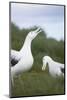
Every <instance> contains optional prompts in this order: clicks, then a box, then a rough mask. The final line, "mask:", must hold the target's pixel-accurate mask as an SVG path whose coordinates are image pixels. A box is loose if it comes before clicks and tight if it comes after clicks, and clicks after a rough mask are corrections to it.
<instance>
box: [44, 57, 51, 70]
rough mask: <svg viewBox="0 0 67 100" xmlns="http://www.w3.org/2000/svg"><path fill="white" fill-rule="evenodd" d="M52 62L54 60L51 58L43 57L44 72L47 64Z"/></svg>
mask: <svg viewBox="0 0 67 100" xmlns="http://www.w3.org/2000/svg"><path fill="white" fill-rule="evenodd" d="M51 61H52V58H50V57H49V56H44V57H43V66H42V70H43V71H44V70H45V68H46V66H47V64H49V62H51Z"/></svg>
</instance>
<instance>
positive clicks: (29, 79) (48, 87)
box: [11, 71, 64, 97]
mask: <svg viewBox="0 0 67 100" xmlns="http://www.w3.org/2000/svg"><path fill="white" fill-rule="evenodd" d="M11 94H12V97H20V96H39V95H56V94H64V79H63V78H62V77H60V78H53V77H51V76H50V75H49V74H48V73H45V72H33V71H30V72H26V73H23V74H21V76H20V79H19V78H18V77H14V86H13V87H12V91H11Z"/></svg>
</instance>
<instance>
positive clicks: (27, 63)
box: [11, 28, 41, 83]
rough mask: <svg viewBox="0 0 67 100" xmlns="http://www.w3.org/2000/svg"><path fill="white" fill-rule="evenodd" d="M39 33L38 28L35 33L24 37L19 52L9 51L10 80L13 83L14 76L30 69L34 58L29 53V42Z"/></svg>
mask: <svg viewBox="0 0 67 100" xmlns="http://www.w3.org/2000/svg"><path fill="white" fill-rule="evenodd" d="M40 32H41V29H40V28H38V29H37V30H35V31H31V32H29V33H28V35H27V36H26V39H25V42H24V45H23V47H22V48H21V50H20V51H15V50H11V65H12V67H11V79H12V83H13V77H14V75H16V74H18V75H20V73H22V72H25V71H28V70H29V69H31V67H32V65H33V62H34V58H33V56H32V52H31V42H32V40H33V39H34V38H35V37H36V36H37V35H38V33H40Z"/></svg>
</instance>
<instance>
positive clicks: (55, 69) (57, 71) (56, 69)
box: [42, 56, 64, 77]
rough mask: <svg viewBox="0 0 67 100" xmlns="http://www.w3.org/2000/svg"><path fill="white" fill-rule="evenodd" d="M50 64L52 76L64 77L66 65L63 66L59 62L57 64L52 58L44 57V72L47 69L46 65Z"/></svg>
mask: <svg viewBox="0 0 67 100" xmlns="http://www.w3.org/2000/svg"><path fill="white" fill-rule="evenodd" d="M47 64H48V68H49V73H50V75H51V76H53V77H56V76H61V75H62V76H64V64H61V63H59V62H55V61H54V60H53V59H52V58H51V57H49V56H44V57H43V66H42V70H43V71H44V70H45V68H46V65H47Z"/></svg>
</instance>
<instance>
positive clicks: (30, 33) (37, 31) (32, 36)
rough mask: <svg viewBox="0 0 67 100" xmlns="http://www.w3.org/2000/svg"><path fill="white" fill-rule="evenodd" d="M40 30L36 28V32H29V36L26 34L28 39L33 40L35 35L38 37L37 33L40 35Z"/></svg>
mask: <svg viewBox="0 0 67 100" xmlns="http://www.w3.org/2000/svg"><path fill="white" fill-rule="evenodd" d="M41 31H42V30H41V29H40V28H38V29H37V30H35V31H31V32H29V34H28V37H29V38H30V39H31V40H33V39H34V38H35V37H36V36H37V35H38V33H40V32H41Z"/></svg>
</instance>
